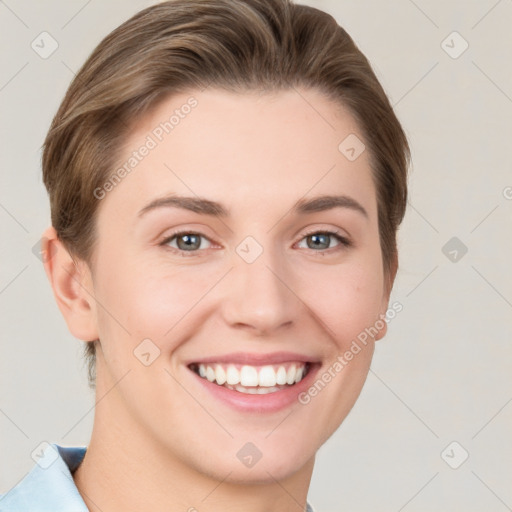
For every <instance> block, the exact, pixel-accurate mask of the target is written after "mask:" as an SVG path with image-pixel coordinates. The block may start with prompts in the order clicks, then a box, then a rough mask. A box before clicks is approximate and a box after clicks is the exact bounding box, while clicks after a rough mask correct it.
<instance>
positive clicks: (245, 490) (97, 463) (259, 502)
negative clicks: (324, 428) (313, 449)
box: [73, 391, 314, 512]
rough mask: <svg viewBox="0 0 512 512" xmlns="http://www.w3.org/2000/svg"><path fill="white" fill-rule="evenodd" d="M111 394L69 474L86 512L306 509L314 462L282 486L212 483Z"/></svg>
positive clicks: (276, 483) (100, 404)
mask: <svg viewBox="0 0 512 512" xmlns="http://www.w3.org/2000/svg"><path fill="white" fill-rule="evenodd" d="M97 395H98V396H103V395H102V394H101V393H100V392H99V391H97ZM115 395H117V393H115V391H112V392H111V393H108V395H106V396H105V398H104V399H102V400H101V401H99V402H98V401H97V406H96V411H95V418H94V427H93V432H92V436H91V441H90V443H89V446H88V448H87V452H86V455H85V457H84V460H83V461H82V463H81V464H80V466H79V468H78V469H77V470H76V471H75V473H74V475H73V478H74V481H75V484H76V486H77V488H78V490H79V492H80V494H81V496H82V499H83V500H84V502H85V504H86V505H87V507H88V509H89V511H90V512H114V511H123V512H130V511H132V510H133V511H140V510H151V511H152V512H160V511H161V512H164V511H165V512H168V511H169V510H183V511H188V512H220V511H223V512H225V511H226V510H228V509H233V510H234V509H236V510H244V511H245V512H269V511H279V512H292V511H293V512H298V511H299V510H306V498H307V490H308V488H309V484H310V480H311V475H312V471H313V465H314V457H312V458H311V459H310V460H308V462H307V463H306V464H305V465H304V466H303V467H302V468H299V469H298V471H296V472H295V473H293V474H292V475H290V476H288V477H287V478H285V479H282V480H280V481H278V480H275V479H273V478H270V477H269V480H268V481H267V482H264V483H261V482H258V483H250V482H247V481H245V482H233V481H230V478H229V474H227V475H225V476H224V477H223V478H222V479H220V478H218V477H217V478H215V476H213V475H207V474H204V473H201V472H199V471H197V470H196V469H195V468H194V467H193V466H192V465H191V464H189V463H187V461H186V460H180V459H179V458H178V457H176V456H175V455H173V453H172V452H170V451H169V450H166V449H165V447H162V446H161V444H159V443H158V442H157V441H156V440H155V439H153V438H152V437H151V435H150V434H148V432H147V431H144V430H143V428H142V427H141V426H140V425H138V424H137V422H136V421H135V420H134V419H133V418H132V417H131V416H130V414H129V413H128V412H127V411H126V409H125V408H124V407H122V406H120V402H119V401H118V400H116V399H115V398H116V397H115ZM269 475H270V473H269Z"/></svg>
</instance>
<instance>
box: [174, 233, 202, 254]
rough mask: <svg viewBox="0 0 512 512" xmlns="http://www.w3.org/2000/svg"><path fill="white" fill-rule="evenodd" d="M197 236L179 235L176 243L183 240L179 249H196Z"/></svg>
mask: <svg viewBox="0 0 512 512" xmlns="http://www.w3.org/2000/svg"><path fill="white" fill-rule="evenodd" d="M198 239H199V238H198V236H197V235H181V236H180V237H179V238H178V245H180V241H181V240H183V241H184V244H183V246H182V247H180V249H184V250H186V251H188V250H190V249H191V248H192V249H197V248H198V243H197V242H198Z"/></svg>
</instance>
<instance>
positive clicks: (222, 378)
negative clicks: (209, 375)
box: [215, 364, 226, 386]
mask: <svg viewBox="0 0 512 512" xmlns="http://www.w3.org/2000/svg"><path fill="white" fill-rule="evenodd" d="M215 380H216V381H217V384H220V385H221V386H222V384H224V382H226V372H225V371H224V368H222V366H221V365H220V364H218V365H217V366H216V367H215Z"/></svg>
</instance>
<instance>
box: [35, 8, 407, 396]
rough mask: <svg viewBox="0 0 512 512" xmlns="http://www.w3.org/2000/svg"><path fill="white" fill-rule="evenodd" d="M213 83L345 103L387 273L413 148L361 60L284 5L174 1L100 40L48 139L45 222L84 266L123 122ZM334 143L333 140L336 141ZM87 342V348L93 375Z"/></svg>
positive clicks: (329, 27) (336, 35) (310, 12)
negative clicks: (372, 195) (367, 172)
mask: <svg viewBox="0 0 512 512" xmlns="http://www.w3.org/2000/svg"><path fill="white" fill-rule="evenodd" d="M208 85H213V86H215V87H218V88H222V89H225V90H228V91H233V92H243V91H246V90H259V91H279V90H285V89H289V88H291V87H295V86H302V87H306V88H312V89H315V90H318V91H321V92H323V93H325V94H326V95H327V96H328V97H329V98H330V99H332V100H334V101H335V102H338V103H340V104H342V105H343V106H345V107H347V108H348V109H349V111H350V112H351V114H352V115H353V116H354V118H355V119H356V121H357V122H358V124H359V127H360V129H361V131H362V134H363V137H364V139H365V140H364V142H365V145H366V147H367V148H368V150H369V154H370V158H371V161H372V172H373V175H374V182H375V185H376V189H377V202H378V221H379V233H380V243H381V248H382V256H383V264H384V269H385V274H386V275H387V276H389V275H390V273H391V272H392V268H393V266H394V263H395V262H396V259H397V248H396V232H397V229H398V226H399V225H400V223H401V221H402V219H403V216H404V214H405V208H406V202H407V169H408V165H409V160H410V152H409V146H408V143H407V139H406V136H405V134H404V132H403V130H402V127H401V125H400V123H399V121H398V119H397V118H396V116H395V114H394V112H393V109H392V107H391V105H390V103H389V100H388V98H387V96H386V94H385V92H384V90H383V89H382V87H381V85H380V84H379V81H378V80H377V77H376V76H375V74H374V72H373V71H372V68H371V66H370V64H369V62H368V60H367V59H366V57H365V56H364V55H363V54H362V53H361V51H360V50H359V49H358V48H357V46H356V45H355V43H354V42H353V40H352V39H351V37H350V36H349V35H348V34H347V32H346V31H345V30H344V29H343V28H342V27H340V26H339V25H338V24H337V22H336V20H335V19H334V18H333V17H332V16H330V15H329V14H327V13H325V12H323V11H320V10H318V9H315V8H313V7H309V6H305V5H297V4H294V3H293V2H292V1H291V0H170V1H166V2H161V3H159V4H156V5H154V6H152V7H149V8H147V9H144V10H142V11H140V12H139V13H137V14H135V15H134V16H133V17H132V18H130V19H129V20H128V21H126V22H124V23H123V24H122V25H120V26H119V27H118V28H116V29H115V30H114V31H113V32H111V33H110V34H109V35H107V36H106V37H105V38H104V39H103V40H102V41H101V43H100V44H99V45H98V46H97V47H96V49H95V50H94V51H93V52H92V54H91V55H90V56H89V58H88V59H87V61H86V62H85V64H84V65H83V66H82V68H81V69H80V71H79V72H78V73H77V75H76V76H75V78H74V79H73V81H72V83H71V85H70V86H69V89H68V91H67V93H66V95H65V97H64V100H63V101H62V104H61V105H60V108H59V110H58V111H57V113H56V115H55V117H54V119H53V122H52V124H51V127H50V130H49V132H48V134H47V136H46V140H45V142H44V151H43V158H42V167H43V180H44V184H45V186H46V188H47V190H48V193H49V196H50V206H51V220H52V225H53V226H54V228H55V230H56V231H57V234H58V237H59V239H60V240H61V241H62V243H63V244H64V245H65V246H66V248H67V249H68V250H69V252H70V254H71V255H72V256H73V257H78V258H80V259H82V260H84V261H85V262H87V263H88V264H89V265H90V264H91V261H92V254H93V252H94V247H95V243H96V241H97V240H96V236H95V219H96V214H97V209H98V206H99V203H100V202H99V200H98V199H97V198H96V196H95V194H94V193H93V191H94V190H95V189H97V187H100V186H101V185H102V184H103V183H105V181H106V180H107V179H108V177H109V176H110V175H111V174H112V173H113V170H114V169H115V165H116V161H117V160H118V158H119V156H120V151H121V149H122V144H123V142H124V141H125V140H126V138H127V132H128V129H129V127H130V126H132V125H133V123H134V122H136V120H137V119H138V118H139V117H140V116H141V115H142V114H144V113H146V112H148V110H149V109H150V108H153V107H154V106H156V105H157V103H158V102H159V101H160V100H162V99H163V98H164V97H168V96H169V95H170V94H173V93H178V92H186V91H187V90H190V89H192V88H201V89H203V88H205V87H206V86H208ZM340 142H341V141H340ZM94 343H95V342H94V341H90V342H88V343H87V345H86V356H87V361H88V363H89V383H90V385H91V387H94V381H95V344H94Z"/></svg>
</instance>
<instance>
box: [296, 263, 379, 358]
mask: <svg viewBox="0 0 512 512" xmlns="http://www.w3.org/2000/svg"><path fill="white" fill-rule="evenodd" d="M333 268H334V267H330V268H326V269H324V270H322V274H311V273H310V275H309V277H308V278H305V279H304V280H303V284H302V287H303V290H304V292H303V296H304V297H308V300H307V302H308V306H310V308H311V309H312V310H313V311H314V313H315V314H316V316H317V317H318V319H319V320H321V322H322V324H323V326H324V328H325V330H326V332H327V333H328V335H329V336H330V337H331V338H332V339H333V340H334V341H335V342H336V345H337V346H338V349H339V350H344V349H345V347H346V345H347V344H350V342H351V341H352V340H353V339H354V338H356V337H357V336H358V335H359V334H360V333H361V332H364V330H365V329H366V328H368V327H370V326H372V325H374V324H375V322H376V321H377V320H378V319H379V314H380V313H381V311H380V309H381V305H382V298H383V293H384V289H383V273H382V270H381V262H380V259H379V258H378V257H375V256H371V255H370V256H369V257H363V256H362V257H360V258H358V260H357V262H355V261H354V262H352V263H347V264H346V265H340V266H339V267H337V268H336V270H333ZM307 290H309V291H307ZM305 302H306V301H305Z"/></svg>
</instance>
